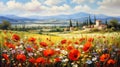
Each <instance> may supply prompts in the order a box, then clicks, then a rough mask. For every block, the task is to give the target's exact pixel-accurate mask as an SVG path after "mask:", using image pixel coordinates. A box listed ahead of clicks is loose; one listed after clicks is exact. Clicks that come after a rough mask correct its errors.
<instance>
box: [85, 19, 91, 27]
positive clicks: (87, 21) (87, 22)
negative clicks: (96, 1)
mask: <svg viewBox="0 0 120 67" xmlns="http://www.w3.org/2000/svg"><path fill="white" fill-rule="evenodd" d="M86 24H87V26H89V25H90V23H89V20H88V18H87V20H86Z"/></svg>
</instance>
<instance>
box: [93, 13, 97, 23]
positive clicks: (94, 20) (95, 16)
mask: <svg viewBox="0 0 120 67" xmlns="http://www.w3.org/2000/svg"><path fill="white" fill-rule="evenodd" d="M95 23H96V16H95V15H94V23H93V24H95Z"/></svg>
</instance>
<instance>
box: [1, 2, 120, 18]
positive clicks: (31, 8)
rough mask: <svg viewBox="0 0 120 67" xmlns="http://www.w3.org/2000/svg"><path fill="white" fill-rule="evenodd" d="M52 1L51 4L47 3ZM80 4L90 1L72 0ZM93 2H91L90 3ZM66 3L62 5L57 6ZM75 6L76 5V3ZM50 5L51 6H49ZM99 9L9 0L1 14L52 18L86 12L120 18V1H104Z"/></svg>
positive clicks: (86, 6) (55, 3)
mask: <svg viewBox="0 0 120 67" xmlns="http://www.w3.org/2000/svg"><path fill="white" fill-rule="evenodd" d="M47 1H52V2H54V3H52V2H51V4H48V3H47V6H46V5H45V2H47ZM77 1H78V2H79V3H81V2H86V1H88V0H72V2H76V3H77ZM90 1H91V2H90ZM62 2H64V3H63V4H61V5H57V4H60V3H62ZM88 2H89V3H93V2H95V0H89V1H88ZM74 4H75V3H74ZM48 5H50V6H48ZM98 5H99V7H98V8H97V9H96V10H93V9H92V8H91V7H90V6H89V5H87V4H75V6H71V5H69V4H67V3H65V0H55V1H53V0H46V1H44V3H41V2H40V1H39V0H31V1H29V2H27V3H24V4H23V3H20V2H17V1H16V0H9V1H8V2H7V3H6V4H4V3H3V2H0V14H3V13H4V14H16V15H20V16H31V15H37V16H50V15H60V14H72V13H77V12H86V13H96V14H99V13H100V14H106V15H112V16H120V9H118V8H119V6H120V0H103V1H101V2H98Z"/></svg>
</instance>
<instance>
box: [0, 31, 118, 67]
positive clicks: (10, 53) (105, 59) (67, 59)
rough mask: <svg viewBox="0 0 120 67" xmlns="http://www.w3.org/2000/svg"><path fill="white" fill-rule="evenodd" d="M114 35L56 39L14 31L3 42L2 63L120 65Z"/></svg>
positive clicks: (15, 66)
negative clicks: (25, 34)
mask: <svg viewBox="0 0 120 67" xmlns="http://www.w3.org/2000/svg"><path fill="white" fill-rule="evenodd" d="M5 35H6V36H7V33H5ZM117 35H118V34H117ZM98 37H99V39H97V38H98ZM114 38H115V37H114ZM114 38H113V37H112V38H111V37H110V38H108V39H110V40H108V39H107V37H105V36H96V37H94V38H91V37H82V38H71V39H64V38H63V39H61V40H59V41H58V42H55V41H54V40H52V39H49V38H45V40H42V39H38V38H35V37H27V38H24V37H21V36H20V35H19V34H13V33H12V35H11V36H10V37H7V38H5V39H4V41H3V44H2V49H3V50H2V51H1V52H2V53H1V61H2V62H1V67H11V66H12V67H47V66H50V67H79V66H81V67H90V66H92V67H119V66H120V47H119V45H120V43H119V41H115V42H114V41H113V39H114ZM116 38H117V39H118V40H119V39H120V35H119V37H116Z"/></svg>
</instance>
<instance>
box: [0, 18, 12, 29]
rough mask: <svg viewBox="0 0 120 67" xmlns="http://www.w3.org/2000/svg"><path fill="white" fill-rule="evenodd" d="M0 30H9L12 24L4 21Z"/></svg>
mask: <svg viewBox="0 0 120 67" xmlns="http://www.w3.org/2000/svg"><path fill="white" fill-rule="evenodd" d="M0 29H2V30H9V29H11V23H10V22H9V21H6V20H3V21H2V23H1V24H0Z"/></svg>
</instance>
